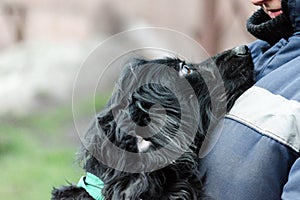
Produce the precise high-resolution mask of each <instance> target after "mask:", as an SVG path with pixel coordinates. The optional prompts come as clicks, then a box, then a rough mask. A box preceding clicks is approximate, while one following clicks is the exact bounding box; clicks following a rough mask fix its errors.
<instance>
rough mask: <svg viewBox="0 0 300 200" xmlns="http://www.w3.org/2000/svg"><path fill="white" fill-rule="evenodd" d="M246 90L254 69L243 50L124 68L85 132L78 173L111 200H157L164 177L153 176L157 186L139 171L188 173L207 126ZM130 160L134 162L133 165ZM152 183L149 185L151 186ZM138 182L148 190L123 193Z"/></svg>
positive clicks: (139, 62) (135, 63)
mask: <svg viewBox="0 0 300 200" xmlns="http://www.w3.org/2000/svg"><path fill="white" fill-rule="evenodd" d="M252 84H253V63H252V58H251V55H250V52H249V50H248V48H247V47H246V46H241V47H237V48H235V49H232V50H228V51H226V52H223V53H221V54H218V55H216V56H214V57H212V58H210V59H208V60H206V61H204V62H202V63H200V64H193V63H188V62H185V61H183V60H181V59H178V58H175V59H173V58H166V59H157V60H146V59H135V60H133V61H131V62H129V64H128V65H127V67H126V68H125V70H124V71H123V73H122V74H121V76H120V78H119V80H118V82H117V84H116V87H115V90H114V92H113V94H112V96H111V98H110V100H109V102H108V104H107V105H106V107H105V108H104V109H103V111H101V112H100V113H99V115H98V116H97V118H96V120H95V121H94V122H93V124H92V126H91V128H90V129H89V130H88V132H87V134H86V138H85V141H84V147H83V150H82V152H81V155H82V160H83V161H84V168H85V169H86V170H87V171H88V172H91V173H93V174H95V175H97V176H99V177H100V178H101V179H102V180H103V181H104V182H105V184H106V187H105V188H104V189H103V193H104V194H106V196H109V197H110V198H111V199H118V198H122V197H126V198H129V197H130V199H140V198H141V197H143V198H144V199H147V198H146V197H147V195H152V197H153V194H151V192H149V191H152V190H153V191H154V192H153V191H152V192H153V193H156V194H157V195H158V198H159V195H161V194H162V193H163V191H160V190H163V186H162V184H163V183H161V182H162V180H165V179H167V178H166V177H165V175H164V173H163V172H162V173H160V174H159V175H157V174H156V175H157V176H160V179H159V181H158V180H157V179H155V178H154V177H155V176H156V175H155V172H153V173H152V170H149V168H147V167H145V165H147V166H150V167H154V170H153V171H157V170H158V171H159V168H155V165H156V164H157V163H164V165H163V167H166V166H168V165H169V164H171V165H175V164H176V163H177V164H179V165H181V164H183V165H184V167H183V166H181V167H180V169H182V170H184V169H187V171H188V170H191V169H192V168H193V169H194V168H195V163H197V162H198V161H196V160H197V153H198V150H199V148H200V146H201V143H202V141H203V139H204V137H205V134H206V131H207V130H208V128H209V126H211V125H212V124H213V123H216V122H217V121H218V119H220V118H221V117H222V116H223V115H224V114H225V112H226V111H228V110H229V109H230V108H231V107H232V105H233V103H234V101H235V100H236V99H237V98H238V97H239V96H240V95H241V94H242V92H244V91H245V90H246V89H247V88H249V87H250V86H251V85H252ZM115 147H116V148H115ZM115 149H117V150H115ZM157 152H163V153H162V154H157ZM145 154H147V155H148V156H147V158H146V159H145V157H144V155H145ZM133 155H137V156H136V157H134V159H132V156H133ZM158 155H159V156H158ZM174 163H175V164H174ZM116 169H117V170H116ZM141 169H142V170H141ZM145 169H146V170H145ZM170 169H171V168H168V170H170ZM174 169H175V168H174ZM176 169H177V168H176ZM122 170H124V171H125V173H124V172H122ZM131 170H132V171H131ZM143 170H144V171H143ZM194 170H195V169H194ZM126 171H127V172H133V173H134V174H132V175H128V173H126ZM144 172H145V173H144ZM146 172H147V173H146ZM148 172H149V173H148ZM129 174H130V173H129ZM137 174H139V175H137ZM127 176H129V177H130V178H128V177H127ZM174 176H179V175H178V174H177V173H175V175H174ZM126 177H127V178H126ZM177 178H179V177H177ZM128 179H130V180H128ZM124 180H125V182H124ZM142 180H143V181H142ZM151 181H152V182H156V184H153V186H150V185H149V184H150V183H151ZM141 182H144V183H146V182H147V183H148V184H143V186H141V185H140V187H141V188H140V189H134V190H133V189H132V187H130V185H137V184H140V183H141ZM154 185H158V186H160V188H158V187H157V186H156V187H154ZM199 187H200V186H199ZM192 190H193V189H191V188H190V189H187V191H192ZM146 191H148V192H146ZM174 192H175V191H173V193H174ZM190 193H193V192H190ZM178 195H179V196H180V194H178ZM193 195H194V194H193ZM190 198H191V196H190Z"/></svg>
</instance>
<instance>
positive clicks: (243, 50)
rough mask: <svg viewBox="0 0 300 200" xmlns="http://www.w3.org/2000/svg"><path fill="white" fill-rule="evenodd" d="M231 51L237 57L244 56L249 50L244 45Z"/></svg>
mask: <svg viewBox="0 0 300 200" xmlns="http://www.w3.org/2000/svg"><path fill="white" fill-rule="evenodd" d="M233 50H234V52H235V53H236V55H238V56H244V55H247V54H249V53H250V50H249V48H248V47H247V46H246V45H241V46H238V47H235V48H234V49H233Z"/></svg>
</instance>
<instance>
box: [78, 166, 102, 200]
mask: <svg viewBox="0 0 300 200" xmlns="http://www.w3.org/2000/svg"><path fill="white" fill-rule="evenodd" d="M77 186H78V187H81V188H84V189H85V190H86V192H87V193H89V195H90V196H91V197H93V198H94V199H95V200H104V197H103V196H102V193H101V191H102V189H103V187H104V183H103V182H102V181H101V180H100V178H98V177H97V176H95V175H94V174H91V173H89V172H87V173H86V176H82V177H81V178H80V180H79V182H78V184H77Z"/></svg>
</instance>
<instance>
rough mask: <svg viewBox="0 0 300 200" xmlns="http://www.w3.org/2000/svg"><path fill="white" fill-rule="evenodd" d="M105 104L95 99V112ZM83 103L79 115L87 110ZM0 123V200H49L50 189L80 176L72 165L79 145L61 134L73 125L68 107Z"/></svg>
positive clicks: (4, 120) (78, 168)
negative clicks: (81, 111)
mask: <svg viewBox="0 0 300 200" xmlns="http://www.w3.org/2000/svg"><path fill="white" fill-rule="evenodd" d="M106 101H107V95H104V97H101V98H98V97H97V105H96V107H97V108H96V109H97V110H99V109H100V108H101V107H102V106H103V105H104V103H105V102H106ZM87 102H88V101H86V102H85V101H84V102H83V103H82V105H81V107H82V110H83V114H84V113H85V112H84V110H85V109H86V108H88V107H90V106H91V105H90V104H89V103H87ZM88 104H89V105H88ZM86 114H88V113H86ZM83 117H84V116H83ZM0 120H1V121H0V177H1V178H0V196H1V197H2V198H4V199H6V200H34V199H39V200H41V199H50V194H51V189H52V187H53V186H60V185H65V184H66V182H67V181H69V182H73V183H76V182H77V181H78V180H79V178H80V177H81V176H82V175H84V172H83V170H81V168H80V167H79V166H78V165H77V164H76V162H75V153H76V150H77V148H78V147H77V145H78V144H79V142H78V143H76V142H69V141H68V138H67V137H70V136H66V134H65V133H64V131H65V129H66V127H67V126H72V123H73V119H72V110H71V107H70V106H69V105H67V106H61V107H59V108H56V109H52V110H49V111H47V112H44V113H38V112H36V113H34V114H32V115H30V116H26V117H12V116H11V117H6V118H3V119H0ZM74 137H76V134H74Z"/></svg>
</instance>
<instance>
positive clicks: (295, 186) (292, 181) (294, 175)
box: [281, 158, 300, 200]
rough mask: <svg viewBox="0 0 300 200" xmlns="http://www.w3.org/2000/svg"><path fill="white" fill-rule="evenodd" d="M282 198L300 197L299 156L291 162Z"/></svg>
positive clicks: (285, 199) (294, 199)
mask: <svg viewBox="0 0 300 200" xmlns="http://www.w3.org/2000/svg"><path fill="white" fill-rule="evenodd" d="M281 199H282V200H297V199H300V158H298V159H297V160H296V161H295V163H294V164H293V166H292V168H291V171H290V173H289V178H288V182H287V183H286V184H285V186H284V188H283V192H282V196H281Z"/></svg>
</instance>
